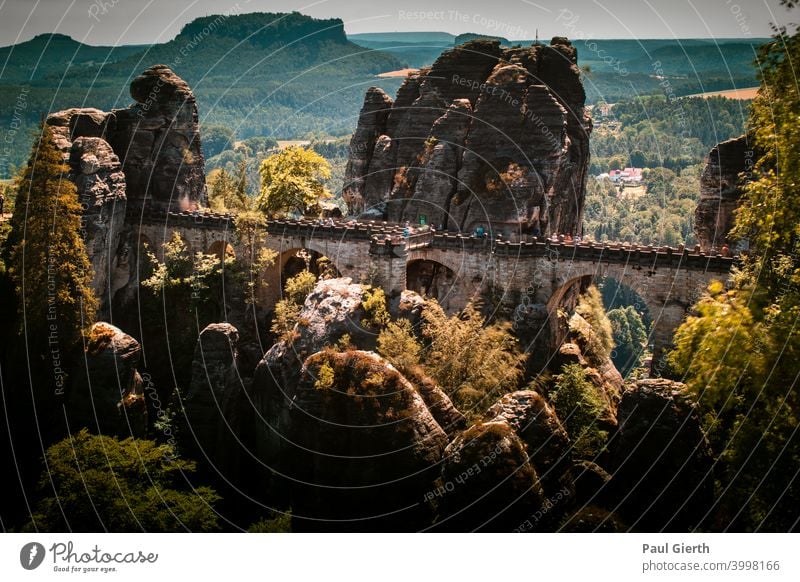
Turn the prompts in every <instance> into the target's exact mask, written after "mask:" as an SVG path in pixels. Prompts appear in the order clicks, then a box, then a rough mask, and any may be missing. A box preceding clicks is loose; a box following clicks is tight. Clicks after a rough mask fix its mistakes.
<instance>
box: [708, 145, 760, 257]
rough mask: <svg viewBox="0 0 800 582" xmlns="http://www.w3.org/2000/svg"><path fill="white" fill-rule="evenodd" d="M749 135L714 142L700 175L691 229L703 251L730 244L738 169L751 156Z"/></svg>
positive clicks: (737, 198)
mask: <svg viewBox="0 0 800 582" xmlns="http://www.w3.org/2000/svg"><path fill="white" fill-rule="evenodd" d="M755 157H756V156H755V152H754V146H753V138H752V137H750V136H747V135H743V136H740V137H737V138H734V139H729V140H727V141H723V142H721V143H718V144H717V145H715V146H714V147H713V148H712V149H711V151H710V152H709V153H708V158H707V159H706V165H705V168H704V169H703V173H702V175H701V176H700V200H699V201H698V203H697V208H696V209H695V215H694V216H695V219H694V220H695V222H694V232H695V235H696V236H697V241H698V242H699V243H700V247H701V248H702V249H703V251H705V252H709V251H711V250H712V249H717V250H719V249H721V248H722V245H726V244H727V245H731V243H732V241H731V240H730V238H729V237H728V234H729V233H730V230H731V228H732V227H733V220H734V216H733V214H734V211H735V210H736V209H737V208H738V207H739V201H740V199H741V197H742V188H743V186H744V183H743V179H742V177H741V176H740V174H741V173H742V172H748V171H749V170H750V169H751V168H752V166H753V162H754V160H755Z"/></svg>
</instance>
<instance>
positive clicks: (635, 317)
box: [608, 305, 647, 376]
mask: <svg viewBox="0 0 800 582" xmlns="http://www.w3.org/2000/svg"><path fill="white" fill-rule="evenodd" d="M608 320H609V321H610V322H611V330H612V336H613V339H614V344H615V345H616V348H614V350H613V351H612V352H611V360H612V361H613V362H614V365H615V366H616V367H617V370H619V371H620V373H621V374H622V375H623V376H627V375H628V374H629V373H630V372H631V371H632V370H633V369H635V368H638V367H639V365H640V363H641V359H642V355H643V353H644V348H645V346H646V345H647V330H646V328H645V326H644V323H643V322H642V317H641V316H640V315H639V312H638V311H636V309H634V307H633V306H632V305H628V306H627V307H618V308H616V309H612V310H611V311H609V312H608Z"/></svg>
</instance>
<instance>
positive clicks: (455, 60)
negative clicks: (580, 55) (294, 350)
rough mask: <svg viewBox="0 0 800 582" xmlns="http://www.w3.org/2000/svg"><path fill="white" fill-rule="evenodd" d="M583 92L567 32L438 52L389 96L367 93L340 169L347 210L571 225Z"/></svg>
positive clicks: (585, 125)
mask: <svg viewBox="0 0 800 582" xmlns="http://www.w3.org/2000/svg"><path fill="white" fill-rule="evenodd" d="M584 101H585V94H584V91H583V86H582V84H581V80H580V73H579V71H578V68H577V60H576V51H575V48H574V47H573V46H572V45H571V44H570V43H569V41H567V40H566V39H563V38H554V39H553V40H552V41H551V43H550V45H549V46H542V45H534V46H531V47H527V48H510V49H502V48H501V47H500V44H499V42H498V41H492V40H476V41H472V42H468V43H465V44H463V45H461V46H458V47H456V48H454V49H452V50H449V51H446V52H444V53H443V54H442V55H441V56H440V57H439V58H438V59H437V60H436V62H435V63H434V64H433V66H431V67H430V68H428V69H422V70H420V71H419V72H418V73H415V74H412V75H410V76H409V77H407V78H406V80H405V82H404V84H403V85H402V86H401V87H400V89H399V90H398V93H397V98H396V99H395V100H394V103H390V100H389V99H388V97H386V96H385V95H379V94H377V90H376V89H370V91H369V92H368V94H367V98H366V99H365V104H364V108H363V109H362V116H361V118H360V122H359V127H358V129H357V130H356V133H355V134H354V136H353V141H352V142H351V144H352V145H351V157H350V162H349V164H348V168H347V171H346V175H345V184H344V193H345V197H346V199H347V200H349V201H352V202H351V203H349V209H350V212H351V213H352V214H360V213H363V212H364V211H365V210H368V209H372V215H375V214H376V210H377V211H378V212H379V213H381V214H382V216H383V217H385V218H386V219H389V220H392V221H405V220H409V221H412V222H417V221H419V220H421V219H422V217H423V216H424V218H425V220H426V222H427V223H428V224H431V225H434V226H436V227H440V226H444V227H447V228H451V229H460V230H463V231H472V230H473V229H474V228H476V227H477V226H478V225H482V226H484V227H485V228H486V229H487V230H488V231H489V232H490V233H491V232H500V233H504V234H507V235H509V234H511V233H515V234H519V233H521V232H531V231H535V230H536V229H538V230H540V231H541V232H543V233H545V234H546V233H549V232H572V233H578V232H580V224H581V216H582V213H583V198H584V189H585V182H586V176H587V169H588V155H589V154H588V151H589V149H588V148H589V132H590V131H591V119H590V118H589V116H588V115H587V113H586V111H585V109H584ZM376 104H377V105H376ZM376 106H377V107H379V108H380V109H379V110H380V116H379V117H378V116H376V115H375V114H374V111H375V108H376ZM386 107H390V110H389V114H388V117H387V118H386V119H385V125H384V117H383V115H384V112H385V109H386ZM373 135H375V136H376V137H375V138H374V139H372V140H371V143H370V137H371V136H373ZM363 152H369V154H365V153H363Z"/></svg>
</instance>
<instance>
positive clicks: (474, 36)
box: [453, 32, 516, 46]
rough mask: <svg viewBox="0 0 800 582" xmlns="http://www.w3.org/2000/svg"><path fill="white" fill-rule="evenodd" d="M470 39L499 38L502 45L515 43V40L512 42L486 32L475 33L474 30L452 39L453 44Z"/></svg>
mask: <svg viewBox="0 0 800 582" xmlns="http://www.w3.org/2000/svg"><path fill="white" fill-rule="evenodd" d="M471 40H499V41H500V44H502V45H504V46H510V45H512V44H516V42H512V41H510V40H508V39H507V38H504V37H502V36H491V35H488V34H476V33H474V32H465V33H464V34H459V35H458V36H457V37H456V38H455V40H454V41H453V44H454V45H459V44H464V43H465V42H469V41H471Z"/></svg>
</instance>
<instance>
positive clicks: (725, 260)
mask: <svg viewBox="0 0 800 582" xmlns="http://www.w3.org/2000/svg"><path fill="white" fill-rule="evenodd" d="M127 214H128V220H129V221H130V222H133V223H136V222H142V223H151V224H152V223H154V222H155V223H158V224H165V225H167V226H173V227H189V228H214V229H228V228H232V227H233V224H234V220H235V216H234V215H232V214H222V213H215V212H208V211H202V212H200V211H197V212H192V211H184V212H174V211H165V210H163V209H154V208H145V209H144V210H143V209H142V208H140V207H139V208H136V207H129V208H128V209H127ZM267 230H268V232H269V233H270V234H271V235H272V236H284V237H286V236H296V237H301V238H323V239H333V240H340V241H345V240H347V241H354V242H355V241H364V242H369V244H370V248H371V252H373V251H374V252H375V253H377V254H386V253H387V252H391V254H393V255H394V256H400V255H402V254H404V253H405V252H408V251H410V250H415V249H420V248H435V249H442V250H459V251H476V252H491V253H494V254H495V255H498V256H505V257H520V258H523V257H548V258H550V259H551V260H555V261H565V260H576V261H592V262H601V261H603V262H613V263H624V264H631V265H633V266H634V267H636V268H652V269H656V268H658V267H665V268H677V267H680V268H686V269H692V270H703V271H713V272H720V273H726V272H729V271H730V270H731V268H732V266H733V264H734V261H735V259H734V258H733V257H723V256H721V255H719V254H716V255H707V254H705V253H702V252H700V253H697V252H693V251H690V250H689V249H686V248H672V247H652V246H642V245H629V244H624V243H615V242H602V243H598V242H591V241H582V242H572V243H565V242H554V241H550V240H545V239H541V238H540V239H537V240H534V241H522V242H516V241H515V242H511V241H503V240H499V239H495V240H492V239H490V238H489V237H486V236H484V237H478V236H475V235H466V234H458V233H447V232H435V231H434V230H433V229H431V228H429V227H422V228H418V227H406V226H402V225H399V224H391V223H386V222H378V221H370V222H358V221H354V220H350V221H343V220H337V221H332V220H314V219H306V218H303V219H298V220H292V219H275V220H268V221H267Z"/></svg>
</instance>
